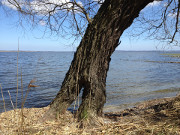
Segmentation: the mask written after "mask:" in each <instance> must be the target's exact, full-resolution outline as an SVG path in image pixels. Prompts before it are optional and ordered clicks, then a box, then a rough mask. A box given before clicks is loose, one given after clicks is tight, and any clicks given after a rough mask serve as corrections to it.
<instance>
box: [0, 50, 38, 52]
mask: <svg viewBox="0 0 180 135" xmlns="http://www.w3.org/2000/svg"><path fill="white" fill-rule="evenodd" d="M0 52H40V51H8V50H7V51H6V50H0Z"/></svg>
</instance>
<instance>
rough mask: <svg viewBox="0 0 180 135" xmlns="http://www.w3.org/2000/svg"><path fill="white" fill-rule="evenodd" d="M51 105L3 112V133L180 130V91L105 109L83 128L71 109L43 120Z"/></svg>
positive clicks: (0, 130)
mask: <svg viewBox="0 0 180 135" xmlns="http://www.w3.org/2000/svg"><path fill="white" fill-rule="evenodd" d="M48 108H49V107H43V108H24V109H23V115H21V114H22V110H21V109H16V110H11V111H7V112H3V113H0V134H18V133H20V132H23V133H24V134H38V133H41V134H128V133H134V134H160V133H162V134H164V133H169V134H177V135H179V134H180V120H179V119H180V95H177V96H175V97H169V98H162V99H154V100H148V101H143V102H141V103H139V105H137V106H135V107H133V108H129V109H125V110H123V111H120V112H108V113H104V116H103V118H100V122H99V126H96V127H92V128H88V127H87V128H83V129H82V128H78V125H79V123H78V122H77V119H75V118H74V116H73V114H72V113H71V112H69V111H66V112H65V114H63V115H60V116H59V118H58V120H55V121H46V122H44V123H40V122H39V120H40V119H41V118H42V117H43V115H44V113H45V112H46V111H47V110H48ZM22 116H23V117H22ZM98 120H99V119H98Z"/></svg>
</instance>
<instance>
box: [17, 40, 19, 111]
mask: <svg viewBox="0 0 180 135" xmlns="http://www.w3.org/2000/svg"><path fill="white" fill-rule="evenodd" d="M18 59H19V38H18V51H17V92H16V108H17V98H18Z"/></svg>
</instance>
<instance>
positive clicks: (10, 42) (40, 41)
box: [0, 9, 180, 51]
mask: <svg viewBox="0 0 180 135" xmlns="http://www.w3.org/2000/svg"><path fill="white" fill-rule="evenodd" d="M0 10H2V9H0ZM0 12H1V13H2V11H0ZM14 12H15V11H14ZM17 20H18V14H13V15H12V16H9V17H8V16H7V15H5V14H0V50H17V48H18V38H19V42H20V50H31V51H75V50H76V47H77V45H78V43H77V44H76V45H73V46H72V45H69V43H67V40H64V38H62V37H60V36H58V35H57V36H51V37H44V38H42V35H43V32H41V31H40V30H39V29H33V30H32V29H29V28H28V29H26V30H25V29H24V28H22V27H21V26H17V23H16V21H17ZM25 27H26V25H25ZM27 27H28V26H27ZM129 31H131V28H130V30H129ZM121 41H122V42H121V44H120V46H118V48H117V50H135V51H137V50H165V49H168V50H180V47H166V48H164V47H163V46H162V45H159V43H158V42H157V41H154V40H148V39H147V38H146V37H145V36H141V37H140V38H138V39H137V38H135V39H129V35H128V34H127V32H125V33H124V34H123V36H122V37H121Z"/></svg>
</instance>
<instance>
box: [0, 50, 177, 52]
mask: <svg viewBox="0 0 180 135" xmlns="http://www.w3.org/2000/svg"><path fill="white" fill-rule="evenodd" d="M117 51H118V52H119V51H120V52H179V51H180V50H116V51H115V52H117ZM0 52H75V51H31V50H27V51H24V50H20V51H17V50H0Z"/></svg>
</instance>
